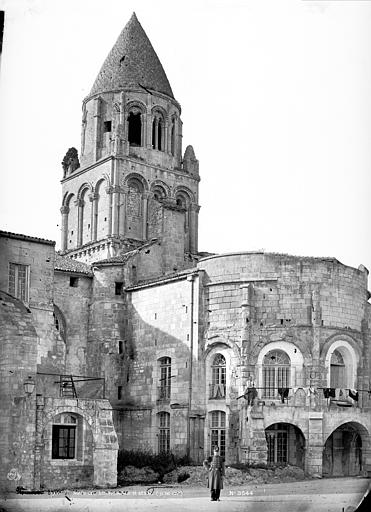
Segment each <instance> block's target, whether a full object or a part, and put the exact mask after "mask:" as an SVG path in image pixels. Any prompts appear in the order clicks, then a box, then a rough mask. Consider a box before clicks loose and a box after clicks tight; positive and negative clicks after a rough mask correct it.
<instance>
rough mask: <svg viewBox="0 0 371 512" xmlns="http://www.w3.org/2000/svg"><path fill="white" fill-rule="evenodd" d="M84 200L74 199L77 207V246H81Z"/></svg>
mask: <svg viewBox="0 0 371 512" xmlns="http://www.w3.org/2000/svg"><path fill="white" fill-rule="evenodd" d="M84 204H85V203H84V200H83V199H76V201H75V205H76V206H77V207H78V212H77V247H81V246H82V226H83V222H84Z"/></svg>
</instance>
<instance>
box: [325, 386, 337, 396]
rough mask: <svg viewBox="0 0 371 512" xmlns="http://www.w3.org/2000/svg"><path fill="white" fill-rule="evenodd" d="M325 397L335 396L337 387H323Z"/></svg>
mask: <svg viewBox="0 0 371 512" xmlns="http://www.w3.org/2000/svg"><path fill="white" fill-rule="evenodd" d="M323 395H324V397H325V398H335V388H323Z"/></svg>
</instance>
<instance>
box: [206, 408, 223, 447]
mask: <svg viewBox="0 0 371 512" xmlns="http://www.w3.org/2000/svg"><path fill="white" fill-rule="evenodd" d="M209 425H210V447H209V449H210V453H212V450H213V448H214V446H219V453H220V455H221V456H222V457H225V439H226V420H225V412H224V411H211V412H210V414H209Z"/></svg>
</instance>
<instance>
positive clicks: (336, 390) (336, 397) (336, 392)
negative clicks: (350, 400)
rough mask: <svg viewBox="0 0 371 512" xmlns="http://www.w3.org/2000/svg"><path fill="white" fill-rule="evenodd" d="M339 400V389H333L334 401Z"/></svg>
mask: <svg viewBox="0 0 371 512" xmlns="http://www.w3.org/2000/svg"><path fill="white" fill-rule="evenodd" d="M339 398H340V388H336V389H335V400H339Z"/></svg>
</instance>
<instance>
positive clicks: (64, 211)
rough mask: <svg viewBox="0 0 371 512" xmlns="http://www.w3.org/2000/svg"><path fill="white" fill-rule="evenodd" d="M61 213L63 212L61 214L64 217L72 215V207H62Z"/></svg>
mask: <svg viewBox="0 0 371 512" xmlns="http://www.w3.org/2000/svg"><path fill="white" fill-rule="evenodd" d="M60 212H61V214H62V215H65V214H67V213H70V207H69V206H66V205H64V206H62V207H61V209H60Z"/></svg>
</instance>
